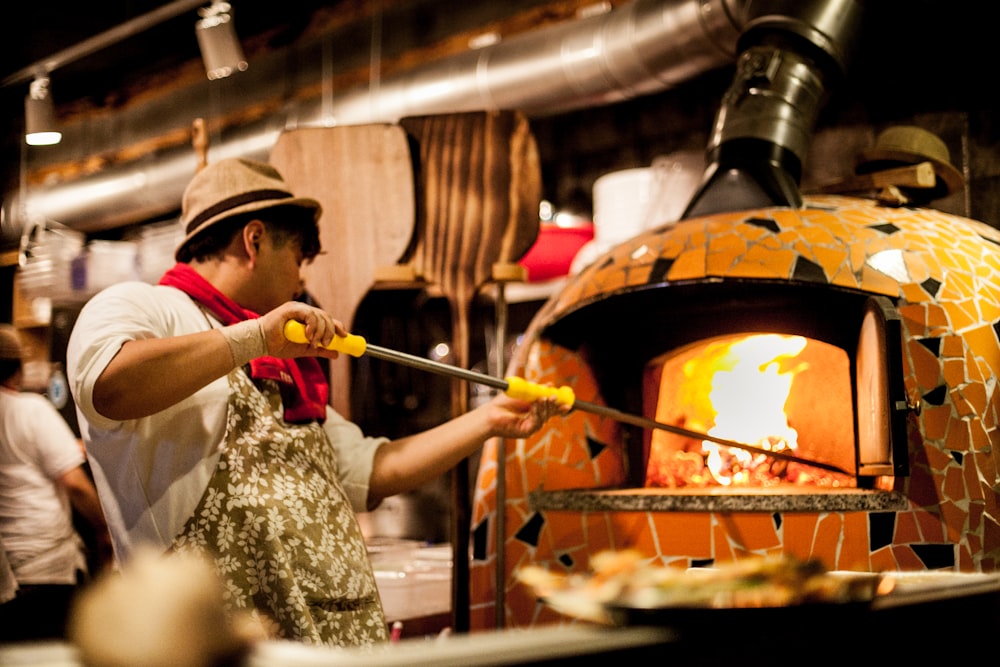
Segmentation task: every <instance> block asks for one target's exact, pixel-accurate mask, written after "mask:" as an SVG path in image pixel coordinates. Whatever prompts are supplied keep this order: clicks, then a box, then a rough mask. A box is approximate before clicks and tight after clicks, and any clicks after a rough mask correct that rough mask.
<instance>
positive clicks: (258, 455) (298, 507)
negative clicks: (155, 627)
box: [173, 368, 388, 646]
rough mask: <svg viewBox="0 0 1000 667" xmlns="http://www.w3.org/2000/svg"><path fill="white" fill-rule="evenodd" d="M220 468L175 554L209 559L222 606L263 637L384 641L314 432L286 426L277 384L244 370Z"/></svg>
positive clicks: (326, 454)
mask: <svg viewBox="0 0 1000 667" xmlns="http://www.w3.org/2000/svg"><path fill="white" fill-rule="evenodd" d="M229 383H230V387H231V388H232V392H231V393H230V400H229V410H228V416H227V424H226V435H225V438H224V441H223V444H222V454H221V456H220V458H219V463H218V465H217V466H216V470H215V472H214V474H213V476H212V479H211V481H210V482H209V484H208V488H207V489H206V490H205V494H204V496H202V498H201V501H200V502H199V504H198V507H197V508H196V509H195V512H194V514H193V515H192V517H191V519H189V520H188V522H187V524H186V525H185V526H184V529H183V530H182V531H181V533H180V535H178V536H177V538H176V539H175V540H174V545H173V546H174V550H175V551H177V552H182V551H194V552H200V553H202V554H207V555H208V556H210V557H211V558H212V559H213V560H214V562H215V567H216V568H217V570H218V572H219V574H220V576H221V577H222V581H223V585H224V587H225V595H226V603H227V605H228V606H229V607H230V608H231V609H232V610H233V611H234V612H243V611H247V612H250V614H251V616H252V617H254V618H255V620H256V621H258V622H259V623H261V625H262V627H263V628H264V629H265V630H266V631H267V632H268V633H269V634H270V636H272V637H276V638H283V639H298V640H301V641H303V642H304V643H308V644H325V645H330V646H367V645H372V644H375V643H378V642H382V641H385V640H387V639H388V632H387V627H386V621H385V616H384V613H383V610H382V603H381V599H380V597H379V593H378V588H377V587H376V584H375V575H374V573H373V571H372V567H371V561H370V560H369V558H368V552H367V547H366V545H365V541H364V538H363V536H362V534H361V529H360V526H359V525H358V521H357V517H356V516H355V514H354V512H353V510H352V508H351V505H350V503H349V502H348V500H347V496H346V495H345V493H344V490H343V488H342V486H341V484H340V481H339V479H338V477H337V461H336V458H335V455H334V452H333V449H332V448H331V447H330V446H329V444H328V441H327V438H326V434H325V433H324V432H323V429H322V426H321V425H320V424H319V423H316V422H312V423H308V424H289V423H287V422H285V420H284V418H283V408H282V404H281V394H280V391H279V389H278V386H277V384H275V383H274V382H271V381H263V382H261V383H260V385H257V384H255V383H254V381H253V380H251V379H250V377H249V376H248V375H247V374H246V372H245V371H244V370H243V369H239V368H238V369H236V370H234V371H233V372H232V373H230V374H229Z"/></svg>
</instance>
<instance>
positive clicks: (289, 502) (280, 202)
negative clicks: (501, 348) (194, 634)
mask: <svg viewBox="0 0 1000 667" xmlns="http://www.w3.org/2000/svg"><path fill="white" fill-rule="evenodd" d="M182 204H183V206H182V214H181V221H182V223H183V225H184V229H185V232H186V236H185V238H184V239H183V241H181V243H180V246H179V247H178V248H177V251H176V259H177V264H176V265H175V266H174V267H173V268H171V269H170V270H168V271H167V272H166V273H165V274H164V276H163V278H162V279H161V281H160V284H159V285H156V286H153V285H147V284H143V283H134V282H133V283H122V284H118V285H114V286H111V287H109V288H107V289H105V290H104V291H102V292H101V293H99V294H97V295H96V296H94V297H93V298H92V299H91V300H90V301H89V302H88V303H87V304H86V305H85V307H84V308H83V310H82V311H81V313H80V316H79V318H78V320H77V322H76V325H75V327H74V330H73V332H72V335H71V338H70V342H69V348H68V370H69V379H70V386H71V389H72V392H73V395H74V396H75V398H76V402H77V406H78V410H79V412H80V417H81V419H80V422H81V427H82V429H83V435H84V439H85V442H86V444H87V449H88V452H89V454H90V456H91V459H92V462H93V463H92V465H93V467H94V469H95V475H96V478H97V481H98V488H99V490H100V493H101V497H102V500H103V501H104V503H105V506H106V508H107V514H108V520H109V524H110V526H111V531H112V536H113V538H114V543H115V551H116V554H117V556H118V557H119V559H120V560H122V561H123V562H124V563H125V564H127V560H128V558H129V557H130V556H131V555H132V554H133V553H134V552H135V551H136V550H137V549H138V548H140V547H141V546H143V545H149V544H151V545H154V546H155V547H156V548H158V549H160V550H161V551H163V552H185V551H195V552H203V553H206V554H208V555H209V556H211V557H212V558H213V559H214V560H215V563H216V567H217V569H218V571H219V574H220V576H221V577H222V579H223V581H224V585H225V589H226V591H227V595H228V602H229V604H230V606H231V607H232V608H234V609H251V610H252V611H253V613H254V615H255V617H256V619H257V621H258V622H260V623H261V625H262V626H263V627H264V629H265V630H266V631H267V632H268V636H272V637H280V638H297V639H301V640H303V641H306V642H309V643H317V644H319V643H322V644H329V645H343V646H348V645H366V644H372V643H375V642H381V641H383V640H386V639H387V628H386V623H385V618H384V614H383V612H382V608H381V602H380V600H379V595H378V590H377V588H376V585H375V578H374V575H373V572H372V568H371V565H370V563H369V561H368V555H367V548H366V545H365V542H364V540H363V538H362V534H361V531H360V529H359V526H358V522H357V520H356V517H355V512H359V511H365V510H371V509H373V508H375V507H376V506H377V505H378V504H379V503H380V502H381V500H382V499H384V498H386V497H388V496H390V495H393V494H397V493H400V492H403V491H408V490H412V489H415V488H417V487H419V486H422V485H423V484H425V483H427V482H429V481H431V480H433V479H436V478H437V477H439V476H440V475H442V474H443V473H445V472H446V471H448V470H449V469H450V468H451V467H453V466H454V465H455V464H456V463H458V462H459V461H460V460H462V459H463V458H465V457H467V456H469V455H470V454H472V453H473V452H475V451H476V450H477V449H478V448H479V447H480V446H481V445H482V443H483V442H484V441H486V440H487V439H489V438H492V437H508V438H522V437H525V436H527V435H530V434H531V433H533V432H535V431H536V430H537V429H538V428H540V427H541V425H542V424H543V423H544V422H545V421H546V420H547V419H548V418H550V417H551V416H553V415H555V414H557V413H559V412H565V411H566V409H567V408H565V407H563V406H559V405H558V404H557V403H556V402H555V401H554V399H551V398H545V399H540V400H538V401H535V402H525V401H520V400H515V399H512V398H509V397H507V396H505V395H500V396H497V397H496V398H495V399H493V400H492V401H491V402H489V403H487V404H485V405H483V406H481V407H479V408H476V409H475V410H472V411H470V412H468V413H466V414H464V415H460V416H458V417H457V418H455V419H453V420H451V421H449V422H446V423H444V424H442V425H439V426H437V427H435V428H433V429H431V430H429V431H426V432H422V433H419V434H416V435H412V436H410V437H405V438H402V439H399V440H394V441H389V440H387V439H386V438H380V437H371V436H366V435H365V434H363V433H362V432H361V431H360V429H359V428H358V427H357V426H356V425H355V424H353V423H350V422H348V421H346V420H345V419H344V418H343V417H342V416H340V415H338V414H336V413H335V412H334V411H333V410H332V408H331V407H330V405H329V401H328V400H327V398H328V387H327V384H326V377H325V374H324V373H323V372H322V370H321V368H320V366H319V362H318V360H317V359H316V358H315V357H327V358H331V359H332V358H336V357H337V353H336V352H332V351H330V350H327V349H325V348H324V347H323V346H324V345H325V344H327V343H329V342H330V341H331V340H332V339H333V337H334V336H345V335H347V333H348V332H347V331H346V330H345V328H344V326H343V325H342V323H341V322H339V321H338V320H336V319H334V318H333V317H332V316H331V315H330V314H328V313H326V312H324V311H322V310H320V309H318V308H315V307H312V306H310V305H307V304H306V303H303V302H301V301H297V300H296V298H297V297H300V295H301V294H302V291H303V285H302V279H301V277H300V270H301V268H302V265H303V264H304V263H306V262H308V261H310V260H311V259H313V258H314V257H315V256H316V255H317V254H318V253H319V252H320V242H319V230H318V225H317V219H318V217H319V214H320V206H319V203H318V202H316V201H314V200H312V199H307V198H302V197H296V196H295V195H294V194H293V193H292V192H291V191H290V190H289V188H288V187H287V185H286V184H285V183H284V181H283V179H282V177H281V175H280V174H279V173H278V172H277V171H276V170H275V169H273V168H272V167H271V166H269V165H267V164H263V163H260V162H255V161H251V160H244V159H225V160H220V161H218V162H216V163H214V164H211V165H209V166H208V167H206V168H204V169H203V170H202V171H200V172H199V173H198V174H197V175H196V176H195V177H194V179H193V180H192V181H191V183H190V184H189V185H188V187H187V189H186V191H185V193H184V197H183V202H182ZM290 320H296V321H298V322H301V323H303V324H304V325H305V332H306V337H307V338H308V339H309V341H310V342H309V343H308V344H298V343H292V342H290V341H288V340H286V338H285V336H284V335H283V331H284V327H285V323H286V322H288V321H290Z"/></svg>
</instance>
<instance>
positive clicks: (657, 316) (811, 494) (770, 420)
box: [531, 280, 908, 511]
mask: <svg viewBox="0 0 1000 667" xmlns="http://www.w3.org/2000/svg"><path fill="white" fill-rule="evenodd" d="M628 313H630V314H631V316H630V317H629V316H627V315H626V314H628ZM639 314H641V316H638V315H639ZM637 316H638V317H637ZM637 319H638V320H640V324H639V325H636V326H634V327H633V328H632V330H631V331H630V335H631V338H630V341H629V344H628V345H622V344H620V341H619V344H617V345H616V346H614V347H613V348H612V347H609V346H608V342H609V341H608V340H603V339H602V336H601V334H600V333H598V332H600V331H606V329H607V327H606V326H597V323H598V322H602V321H603V322H619V323H627V322H630V321H636V320H637ZM581 331H591V332H595V335H594V336H593V337H592V338H588V339H584V338H582V337H580V332H581ZM546 333H547V335H549V337H550V338H551V340H552V341H553V342H555V343H556V344H565V343H566V342H568V341H569V340H570V338H571V337H577V341H576V342H577V346H576V348H574V349H576V351H577V352H578V353H579V354H580V356H581V357H582V358H583V359H585V360H586V363H587V364H588V365H589V366H590V369H591V371H592V372H593V374H594V377H595V379H596V381H597V383H598V386H599V387H600V390H601V394H602V397H603V399H604V400H605V401H606V402H607V404H608V405H610V406H612V407H614V408H617V409H620V410H622V411H624V412H628V413H633V414H635V413H638V414H642V415H644V416H647V417H649V418H651V419H653V420H654V421H656V422H658V423H662V424H666V425H670V426H676V427H680V428H682V429H685V430H690V431H691V432H693V433H694V434H710V435H712V436H715V437H716V438H723V439H726V440H730V441H735V442H738V443H745V444H746V445H749V446H750V447H748V448H747V450H750V451H747V450H744V449H739V448H730V447H725V446H721V445H716V444H714V443H713V442H709V441H699V440H698V438H694V437H691V436H690V434H688V435H685V434H678V433H675V432H671V431H667V430H660V429H643V428H640V427H638V426H633V425H627V424H622V425H621V426H620V429H619V430H620V433H621V444H622V446H623V447H624V448H625V451H626V456H627V459H628V462H627V466H628V471H627V479H626V481H625V483H624V485H623V486H622V487H620V488H612V489H563V490H558V491H537V492H535V493H533V494H532V495H531V502H532V505H533V506H534V507H536V508H537V509H595V510H601V509H612V510H613V509H634V510H647V509H655V510H673V511H706V510H708V511H830V510H868V511H878V510H887V509H899V508H901V507H905V498H903V497H902V496H901V495H900V494H898V493H896V492H894V491H893V489H894V488H895V487H896V486H898V484H897V479H898V478H902V477H905V476H906V475H908V462H907V459H908V452H907V434H906V412H907V411H908V409H907V408H906V401H905V397H904V396H905V391H904V387H903V380H902V357H901V348H902V341H901V331H900V322H899V316H898V313H897V312H896V310H895V306H894V305H893V304H892V302H891V301H890V300H889V299H888V298H886V297H881V296H873V295H872V294H870V293H860V292H852V291H850V290H841V289H835V288H830V287H829V286H824V287H822V288H820V287H814V286H810V285H804V284H796V283H788V282H782V283H778V282H774V283H768V282H763V283H762V282H760V281H740V280H737V281H717V280H712V281H709V282H703V283H700V284H687V285H671V284H663V285H660V286H658V288H654V289H650V288H648V287H646V288H643V289H642V290H639V291H635V292H622V293H618V294H615V295H613V296H611V297H608V298H606V299H603V300H602V301H599V302H594V303H590V304H586V305H584V306H582V307H580V308H577V309H576V310H574V311H573V312H572V313H569V314H567V315H565V316H564V317H563V318H561V319H559V320H556V321H554V322H552V323H551V324H550V325H549V326H548V328H547V329H546ZM619 333H620V332H619ZM727 385H728V386H727ZM755 450H761V451H764V450H773V451H775V452H778V454H773V455H768V454H767V452H766V451H765V452H764V454H761V453H759V452H756V451H755ZM813 464H815V465H813Z"/></svg>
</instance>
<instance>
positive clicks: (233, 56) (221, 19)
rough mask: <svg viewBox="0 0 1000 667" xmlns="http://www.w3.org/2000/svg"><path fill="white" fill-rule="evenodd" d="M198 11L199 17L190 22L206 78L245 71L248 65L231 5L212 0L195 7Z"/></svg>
mask: <svg viewBox="0 0 1000 667" xmlns="http://www.w3.org/2000/svg"><path fill="white" fill-rule="evenodd" d="M198 15H199V16H201V18H200V19H199V20H198V21H197V22H196V23H195V24H194V30H195V35H196V36H197V37H198V46H199V47H200V48H201V59H202V61H203V62H204V63H205V73H206V74H207V75H208V78H209V80H210V81H214V80H215V79H224V78H226V77H227V76H229V75H231V74H232V73H233V72H243V71H245V70H246V68H247V67H248V65H247V61H246V58H244V57H243V47H242V46H240V41H239V39H237V37H236V29H235V28H234V26H233V11H232V7H231V5H230V4H229V3H228V2H224V1H223V0H212V4H211V5H210V6H208V7H202V8H201V9H199V10H198Z"/></svg>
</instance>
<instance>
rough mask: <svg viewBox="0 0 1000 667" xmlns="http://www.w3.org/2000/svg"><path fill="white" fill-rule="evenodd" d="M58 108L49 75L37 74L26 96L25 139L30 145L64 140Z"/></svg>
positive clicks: (47, 144) (49, 143) (48, 144)
mask: <svg viewBox="0 0 1000 667" xmlns="http://www.w3.org/2000/svg"><path fill="white" fill-rule="evenodd" d="M58 127H59V126H58V124H57V123H56V110H55V106H54V105H53V104H52V96H51V95H50V91H49V77H47V76H42V75H40V76H37V77H35V80H34V81H32V82H31V85H30V86H29V88H28V96H27V97H25V98H24V141H25V143H27V144H28V145H29V146H51V145H52V144H58V143H59V142H60V141H62V132H60V131H59V129H58Z"/></svg>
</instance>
